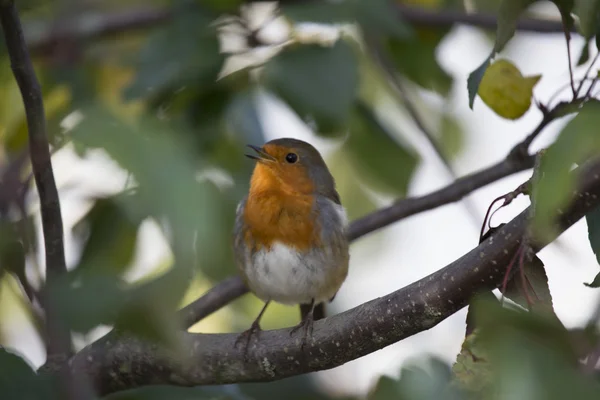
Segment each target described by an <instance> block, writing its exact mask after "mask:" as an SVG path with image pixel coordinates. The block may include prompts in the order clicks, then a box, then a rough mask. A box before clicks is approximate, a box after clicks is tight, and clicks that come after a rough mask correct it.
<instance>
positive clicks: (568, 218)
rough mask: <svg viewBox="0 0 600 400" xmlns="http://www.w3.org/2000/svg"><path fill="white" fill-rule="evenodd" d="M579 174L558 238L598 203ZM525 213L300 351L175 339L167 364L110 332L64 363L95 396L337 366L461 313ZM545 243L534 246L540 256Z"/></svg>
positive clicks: (501, 267) (592, 182)
mask: <svg viewBox="0 0 600 400" xmlns="http://www.w3.org/2000/svg"><path fill="white" fill-rule="evenodd" d="M576 172H577V173H580V172H581V176H580V178H581V179H580V180H579V184H578V190H577V191H576V192H575V193H574V194H573V197H572V203H571V205H570V206H569V207H568V208H566V209H563V213H562V214H561V216H560V220H559V227H560V232H561V233H562V232H563V231H564V230H566V229H567V228H568V227H570V226H571V225H572V224H574V223H575V222H576V221H578V220H579V219H580V218H582V217H583V216H584V215H585V214H586V213H587V212H589V211H590V210H592V209H593V208H595V207H596V206H598V205H599V204H600V162H597V161H596V162H594V163H590V164H589V165H586V166H584V167H580V168H578V169H577V171H576ZM528 215H529V208H528V209H526V210H525V211H523V212H522V213H521V214H519V216H517V217H516V218H515V219H513V220H512V221H510V222H509V223H507V224H506V225H505V226H503V227H502V228H501V229H500V230H499V231H498V232H497V234H495V235H493V236H492V237H490V238H488V239H487V240H485V241H483V242H482V243H481V244H480V245H479V246H477V247H476V248H474V249H473V250H471V251H470V252H469V253H467V254H466V255H464V256H463V257H461V258H459V259H458V260H456V261H455V262H453V263H451V264H450V265H448V266H446V267H445V268H442V269H441V270H439V271H437V272H435V273H433V274H431V275H429V276H427V277H425V278H423V279H421V280H419V281H417V282H415V283H413V284H411V285H409V286H407V287H405V288H402V289H400V290H397V291H395V292H393V293H390V294H388V295H387V296H383V297H380V298H377V299H375V300H372V301H370V302H367V303H365V304H362V305H360V306H358V307H355V308H353V309H351V310H348V311H346V312H343V313H341V314H337V315H334V316H332V317H329V318H326V319H324V320H320V321H317V322H316V323H315V326H314V334H313V341H312V342H311V343H309V344H308V345H307V347H306V348H305V349H304V352H303V351H302V350H301V347H300V340H299V338H298V337H291V336H290V328H288V329H278V330H271V331H265V332H262V333H261V336H260V339H259V340H258V341H255V342H253V343H252V345H251V346H250V351H249V355H248V356H249V359H248V360H247V361H244V356H243V353H242V350H241V349H236V348H235V347H234V341H235V339H236V337H237V334H199V333H196V334H191V333H181V334H180V335H181V336H180V338H181V342H182V343H184V346H185V348H187V349H189V353H188V354H186V355H185V356H184V357H185V358H184V359H178V360H176V359H174V358H173V357H172V355H170V354H168V352H166V351H161V350H159V349H158V348H157V346H156V345H151V344H148V343H146V342H143V341H140V340H138V339H134V338H131V337H125V336H122V337H117V336H116V335H114V334H109V335H107V336H106V337H104V338H103V339H101V340H99V341H98V342H96V343H93V344H91V345H90V346H88V347H86V348H85V349H83V350H82V351H81V352H80V353H79V354H77V355H75V356H74V358H73V359H72V360H71V363H70V367H71V369H72V371H73V372H77V373H84V374H85V375H87V376H88V377H90V378H91V379H93V380H94V384H95V387H96V388H97V389H98V390H99V391H100V392H101V393H110V392H114V391H118V390H122V389H127V388H131V387H136V386H141V385H148V384H174V385H180V386H195V385H210V384H225V383H232V382H256V381H273V380H277V379H281V378H285V377H289V376H293V375H298V374H303V373H307V372H311V371H319V370H324V369H329V368H333V367H336V366H339V365H342V364H344V363H346V362H348V361H351V360H354V359H356V358H359V357H362V356H364V355H366V354H369V353H372V352H374V351H377V350H379V349H382V348H384V347H386V346H388V345H390V344H392V343H395V342H398V341H400V340H402V339H405V338H407V337H409V336H412V335H414V334H416V333H419V332H422V331H424V330H427V329H430V328H432V327H434V326H435V325H437V324H438V323H440V322H441V321H443V320H444V319H446V318H447V317H449V316H450V315H452V314H454V313H455V312H456V311H458V310H460V309H461V308H463V307H465V306H466V305H467V304H468V302H469V301H470V299H471V298H472V296H473V295H474V294H475V293H478V292H481V291H489V290H491V289H494V288H496V287H497V286H498V285H499V284H501V281H502V279H503V276H504V272H505V268H506V265H507V264H508V263H509V261H510V259H511V257H512V256H513V254H514V252H515V251H516V249H517V248H518V246H519V244H520V243H521V241H522V238H523V237H524V235H525V234H526V232H527V227H528ZM547 244H548V242H544V243H536V244H534V245H533V248H534V250H535V251H539V250H540V249H541V248H543V247H544V246H545V245H547Z"/></svg>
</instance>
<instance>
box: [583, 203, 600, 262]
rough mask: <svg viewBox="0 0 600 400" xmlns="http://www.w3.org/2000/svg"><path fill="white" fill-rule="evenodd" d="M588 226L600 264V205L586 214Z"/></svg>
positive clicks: (591, 242)
mask: <svg viewBox="0 0 600 400" xmlns="http://www.w3.org/2000/svg"><path fill="white" fill-rule="evenodd" d="M585 222H586V223H587V227H588V239H589V241H590V245H591V246H592V250H593V251H594V254H595V255H596V261H598V264H600V207H596V208H595V209H594V210H592V211H590V212H589V213H587V214H586V216H585Z"/></svg>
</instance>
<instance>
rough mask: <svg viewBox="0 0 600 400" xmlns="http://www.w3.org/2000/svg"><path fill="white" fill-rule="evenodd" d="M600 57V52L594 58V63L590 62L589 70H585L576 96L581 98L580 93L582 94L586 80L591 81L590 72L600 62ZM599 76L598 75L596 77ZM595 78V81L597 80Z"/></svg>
mask: <svg viewBox="0 0 600 400" xmlns="http://www.w3.org/2000/svg"><path fill="white" fill-rule="evenodd" d="M599 56H600V51H598V52H597V53H596V55H595V56H594V58H593V59H592V62H590V65H588V67H587V69H586V70H585V75H584V76H583V79H581V81H580V82H579V86H577V91H576V92H575V96H576V97H577V96H579V92H581V88H582V87H583V84H584V83H585V81H586V80H588V79H590V78H589V75H590V72H591V71H592V68H593V67H594V64H596V61H598V57H599ZM597 76H598V74H596V77H597ZM596 77H594V79H595V78H596Z"/></svg>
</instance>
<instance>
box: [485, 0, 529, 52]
mask: <svg viewBox="0 0 600 400" xmlns="http://www.w3.org/2000/svg"><path fill="white" fill-rule="evenodd" d="M536 1H537V0H503V1H502V3H500V9H499V10H498V27H497V28H496V43H495V44H494V50H493V52H492V54H496V53H499V52H501V51H502V49H504V46H506V43H508V41H509V40H510V39H511V38H512V37H513V35H514V34H515V30H516V28H517V20H518V19H519V16H520V15H521V13H522V12H523V11H525V9H526V8H527V7H529V6H530V5H531V4H533V3H535V2H536Z"/></svg>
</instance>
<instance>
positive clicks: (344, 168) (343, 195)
mask: <svg viewBox="0 0 600 400" xmlns="http://www.w3.org/2000/svg"><path fill="white" fill-rule="evenodd" d="M327 165H328V167H329V170H330V171H331V174H332V175H333V177H334V178H335V183H336V187H337V191H338V193H339V195H340V199H341V201H342V205H343V206H344V208H345V209H346V212H347V213H348V218H349V219H350V220H355V219H357V218H360V217H363V216H365V215H366V214H368V213H370V212H372V211H374V210H375V209H376V208H377V204H375V202H373V200H372V199H371V198H370V197H369V195H368V194H367V193H366V192H365V190H364V189H363V187H362V186H361V184H360V181H359V180H358V179H357V178H358V177H357V175H356V170H355V169H354V167H353V163H352V162H351V160H350V157H348V152H347V151H344V149H340V150H337V151H336V152H335V153H334V154H332V155H330V156H329V158H328V161H327Z"/></svg>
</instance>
